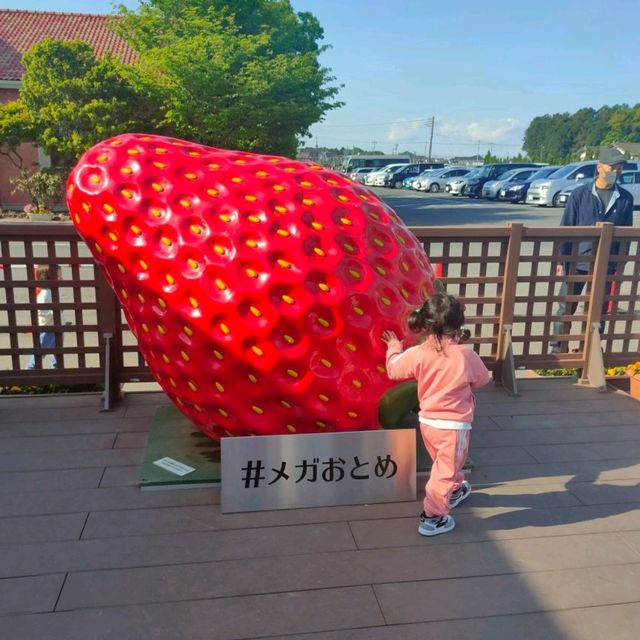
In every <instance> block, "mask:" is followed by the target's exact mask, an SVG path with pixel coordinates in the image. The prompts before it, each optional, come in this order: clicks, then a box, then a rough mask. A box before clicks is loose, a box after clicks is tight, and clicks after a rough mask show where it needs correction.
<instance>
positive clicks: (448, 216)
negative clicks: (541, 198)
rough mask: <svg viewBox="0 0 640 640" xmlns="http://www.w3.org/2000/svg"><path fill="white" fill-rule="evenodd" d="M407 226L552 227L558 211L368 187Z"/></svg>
mask: <svg viewBox="0 0 640 640" xmlns="http://www.w3.org/2000/svg"><path fill="white" fill-rule="evenodd" d="M370 189H371V190H372V191H373V192H374V193H375V194H376V195H378V197H380V198H382V199H383V200H384V201H385V202H386V203H387V204H388V205H389V206H390V207H391V208H392V209H393V210H394V211H395V212H396V213H397V214H398V215H399V216H400V217H401V218H402V219H403V220H404V221H405V223H406V224H408V225H414V226H415V225H424V226H445V225H466V226H476V225H487V224H489V225H492V224H496V225H505V224H508V223H509V222H522V223H523V224H526V225H536V226H542V227H555V226H558V225H559V224H560V218H561V217H562V209H561V208H556V207H534V206H530V205H526V204H511V203H509V202H500V201H495V200H483V199H472V198H467V197H465V196H450V195H449V194H446V193H424V192H420V191H412V190H411V191H410V190H404V189H385V188H382V187H370Z"/></svg>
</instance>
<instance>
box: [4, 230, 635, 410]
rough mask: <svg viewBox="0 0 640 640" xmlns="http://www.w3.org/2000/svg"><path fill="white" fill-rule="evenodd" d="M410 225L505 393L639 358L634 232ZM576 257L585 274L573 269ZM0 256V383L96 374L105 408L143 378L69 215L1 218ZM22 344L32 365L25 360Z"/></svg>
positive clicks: (598, 379) (600, 376)
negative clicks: (54, 219)
mask: <svg viewBox="0 0 640 640" xmlns="http://www.w3.org/2000/svg"><path fill="white" fill-rule="evenodd" d="M411 230H412V231H413V233H414V234H415V235H416V236H417V237H418V239H419V240H420V241H421V242H422V244H423V245H424V247H425V251H426V253H427V255H428V256H429V258H430V260H431V262H432V264H434V265H435V267H436V269H437V271H438V272H439V273H441V274H442V275H441V280H442V282H443V284H444V286H445V287H446V289H447V291H449V292H450V293H453V294H456V295H458V296H460V297H461V298H462V299H463V301H464V303H465V305H466V316H467V327H468V328H469V329H470V330H471V332H472V336H473V338H472V343H473V345H474V348H475V349H476V350H477V351H478V353H479V354H480V355H481V357H482V358H483V360H484V361H485V363H486V364H487V365H488V366H489V368H491V369H492V370H493V371H494V377H495V379H496V381H497V382H498V383H501V384H503V385H504V386H505V388H506V389H507V390H508V391H510V392H511V393H517V386H516V385H517V381H516V375H515V371H516V369H517V368H527V369H534V368H568V367H577V368H578V369H580V370H581V371H582V381H584V382H586V383H589V384H591V385H592V386H594V387H597V388H603V387H604V384H605V380H604V367H605V366H617V365H624V364H628V363H629V362H633V361H635V360H637V359H638V358H639V357H640V356H639V346H640V316H639V315H638V306H639V305H638V302H637V301H638V293H639V292H638V288H639V282H640V260H639V257H640V256H639V255H638V253H639V249H638V248H639V246H640V230H638V229H635V228H629V227H624V228H623V227H614V226H613V225H610V224H604V225H600V226H598V227H572V228H559V227H553V228H548V227H525V226H523V225H521V224H511V225H509V226H505V227H498V226H492V227H412V229H411ZM567 242H568V243H570V247H571V253H570V254H569V255H567V256H563V255H561V252H560V247H561V245H562V244H563V243H567ZM581 242H582V243H584V242H592V243H593V245H594V251H593V255H591V256H589V257H588V258H586V259H585V258H583V257H580V256H579V255H578V246H579V243H581ZM612 243H620V253H619V254H618V255H611V245H612ZM583 262H587V263H589V271H590V272H589V274H588V275H581V274H579V273H576V270H575V267H576V265H577V264H579V263H583ZM43 263H44V264H56V265H60V266H61V269H62V271H61V278H60V280H57V278H54V280H53V281H51V282H50V283H49V284H50V286H51V289H52V305H51V306H52V309H53V317H54V323H53V325H52V327H51V331H52V332H53V333H54V334H55V336H56V342H55V348H54V352H55V353H56V355H57V360H58V368H57V369H47V368H46V367H47V366H48V362H47V360H46V358H47V357H49V356H48V355H47V354H50V353H51V350H47V349H43V348H42V347H41V346H40V344H39V332H38V321H37V304H36V287H38V286H41V283H39V282H37V281H36V280H35V279H34V276H33V274H34V265H36V264H43ZM558 263H567V264H568V265H569V267H570V269H569V275H568V276H567V277H566V278H565V277H562V276H558V275H556V265H557V264H558ZM0 266H1V267H2V269H1V270H0V386H6V385H27V384H34V385H40V384H49V383H84V382H87V383H90V382H105V384H106V387H107V393H106V394H105V403H106V405H107V406H108V405H109V404H110V401H111V399H112V398H113V397H115V395H116V393H117V390H118V388H119V385H120V384H121V383H123V382H132V381H150V380H152V379H153V378H152V375H151V373H150V371H149V369H148V368H147V367H146V365H145V363H144V361H143V359H142V356H141V355H140V353H139V351H138V349H137V345H136V341H135V338H134V337H133V335H132V333H131V332H130V330H129V329H128V327H127V325H126V321H125V319H124V317H123V314H122V310H121V308H120V305H119V303H118V300H117V298H116V297H115V295H114V294H113V292H112V291H111V289H110V287H109V286H108V284H107V282H106V281H105V280H104V278H103V276H102V275H101V273H100V271H99V270H98V268H97V267H96V266H95V264H94V261H93V259H92V257H91V256H90V254H89V252H88V250H87V248H86V246H85V245H84V243H83V242H82V240H81V239H80V238H79V236H78V235H77V233H76V232H75V230H74V228H73V227H72V226H71V225H66V224H55V223H51V224H46V223H44V224H37V223H4V224H2V225H0ZM608 267H611V268H609V269H608ZM612 270H615V273H614V274H613V275H607V273H608V271H612ZM563 282H566V283H567V284H568V285H569V289H570V290H571V289H572V284H573V283H578V282H582V283H584V284H585V286H584V289H583V291H582V292H581V294H580V295H571V291H569V293H567V291H566V287H565V288H564V289H563V287H562V283H563ZM42 284H44V283H42ZM560 302H566V303H567V304H569V305H571V304H572V303H577V305H578V306H577V310H576V311H575V313H568V314H566V315H564V316H560V317H555V316H554V314H555V313H556V310H557V307H558V304H559V303H560ZM554 321H556V322H559V323H560V324H559V325H557V326H556V329H558V327H560V333H559V334H558V335H554ZM601 321H605V322H604V332H603V333H602V334H600V333H599V327H600V323H601ZM48 330H49V329H48ZM553 341H557V342H559V343H560V350H559V352H558V353H550V351H551V349H550V347H551V342H553ZM32 354H35V356H36V368H35V369H32V370H27V369H25V366H26V363H27V360H28V359H29V357H30V356H31V355H32Z"/></svg>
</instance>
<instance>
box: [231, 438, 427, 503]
mask: <svg viewBox="0 0 640 640" xmlns="http://www.w3.org/2000/svg"><path fill="white" fill-rule="evenodd" d="M221 447H222V448H221V451H222V457H221V460H222V480H221V493H222V496H221V503H222V504H221V508H222V512H223V513H233V512H240V511H266V510H270V509H293V508H302V507H324V506H334V505H345V504H365V503H377V502H401V501H406V500H415V499H416V436H415V431H414V430H413V429H388V430H386V429H385V430H379V431H349V432H345V433H326V434H324V433H321V434H309V435H287V436H251V437H242V438H223V439H222V440H221Z"/></svg>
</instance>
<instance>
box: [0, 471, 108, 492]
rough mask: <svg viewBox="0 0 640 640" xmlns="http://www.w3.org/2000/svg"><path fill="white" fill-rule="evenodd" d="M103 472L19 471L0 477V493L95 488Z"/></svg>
mask: <svg viewBox="0 0 640 640" xmlns="http://www.w3.org/2000/svg"><path fill="white" fill-rule="evenodd" d="M103 472H104V470H103V468H102V467H96V468H94V469H68V470H59V471H19V472H14V473H2V474H1V475H0V493H26V492H30V491H42V490H43V489H46V490H47V491H54V490H55V491H58V490H59V491H68V490H70V489H92V488H97V487H98V484H99V483H100V478H101V477H102V474H103Z"/></svg>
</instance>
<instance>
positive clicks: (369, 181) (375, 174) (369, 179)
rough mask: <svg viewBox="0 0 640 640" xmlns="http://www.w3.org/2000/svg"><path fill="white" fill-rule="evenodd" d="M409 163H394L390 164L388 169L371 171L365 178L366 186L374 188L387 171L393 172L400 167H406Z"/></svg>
mask: <svg viewBox="0 0 640 640" xmlns="http://www.w3.org/2000/svg"><path fill="white" fill-rule="evenodd" d="M405 164H407V163H394V164H388V165H387V166H386V167H382V169H376V170H375V171H371V172H370V173H367V174H366V175H365V177H364V184H366V185H367V186H368V187H372V186H373V185H375V183H376V182H377V181H378V178H380V177H381V176H382V174H383V173H384V172H385V171H392V170H393V169H397V168H398V167H404V166H405ZM380 185H382V182H381V183H380Z"/></svg>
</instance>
